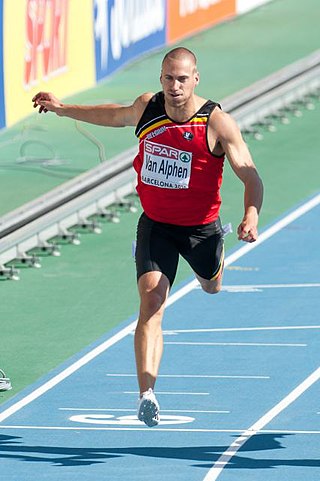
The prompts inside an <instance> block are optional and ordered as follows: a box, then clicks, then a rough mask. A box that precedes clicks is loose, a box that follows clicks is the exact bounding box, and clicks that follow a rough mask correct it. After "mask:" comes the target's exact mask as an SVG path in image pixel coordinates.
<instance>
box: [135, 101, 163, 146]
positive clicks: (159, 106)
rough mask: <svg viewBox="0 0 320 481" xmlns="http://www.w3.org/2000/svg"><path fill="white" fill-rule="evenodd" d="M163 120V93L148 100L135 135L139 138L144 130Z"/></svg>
mask: <svg viewBox="0 0 320 481" xmlns="http://www.w3.org/2000/svg"><path fill="white" fill-rule="evenodd" d="M165 118H167V114H166V111H165V108H164V95H163V92H158V93H156V94H155V95H154V96H153V97H152V98H151V99H150V100H149V102H148V104H147V106H146V108H145V110H144V112H143V114H142V116H141V119H140V120H139V122H138V124H137V127H136V130H135V135H136V136H137V137H139V135H140V133H141V132H142V131H143V130H144V129H146V128H147V127H149V126H150V125H152V124H154V123H156V122H159V121H161V120H162V119H165Z"/></svg>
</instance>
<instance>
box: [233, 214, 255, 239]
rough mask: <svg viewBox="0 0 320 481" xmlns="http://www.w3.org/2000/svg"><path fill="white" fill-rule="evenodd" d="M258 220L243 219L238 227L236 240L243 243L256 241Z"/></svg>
mask: <svg viewBox="0 0 320 481" xmlns="http://www.w3.org/2000/svg"><path fill="white" fill-rule="evenodd" d="M257 224H258V220H257V219H250V217H244V219H243V221H242V222H241V224H240V225H239V227H238V231H237V232H238V239H239V240H243V241H244V242H255V241H256V240H257V239H258V229H257Z"/></svg>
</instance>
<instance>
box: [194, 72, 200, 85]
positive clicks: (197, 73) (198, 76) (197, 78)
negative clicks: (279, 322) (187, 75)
mask: <svg viewBox="0 0 320 481" xmlns="http://www.w3.org/2000/svg"><path fill="white" fill-rule="evenodd" d="M195 81H196V85H198V83H199V82H200V74H199V72H196V74H195Z"/></svg>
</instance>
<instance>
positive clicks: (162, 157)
mask: <svg viewBox="0 0 320 481" xmlns="http://www.w3.org/2000/svg"><path fill="white" fill-rule="evenodd" d="M217 106H218V104H217V103H215V102H212V101H211V100H208V101H207V102H206V103H205V104H204V105H203V106H202V107H201V108H200V109H199V110H198V112H196V113H195V115H194V116H193V117H192V118H191V119H189V120H188V121H187V122H184V123H178V122H175V121H173V120H171V119H170V118H169V117H168V116H167V114H166V111H165V107H164V95H163V93H162V92H159V93H158V94H156V95H154V96H153V97H152V99H151V100H150V102H149V103H148V105H147V107H146V109H145V111H144V113H143V115H142V117H141V119H140V121H139V123H138V125H137V128H136V136H137V137H138V138H139V152H138V154H137V156H136V158H135V159H134V164H133V165H134V168H135V170H136V172H137V174H138V185H137V191H138V194H139V197H140V200H141V204H142V208H143V210H144V211H145V213H146V214H147V216H148V217H150V218H151V219H153V220H156V221H158V222H166V223H169V224H177V225H200V224H207V223H209V222H212V221H214V220H216V219H217V217H218V216H219V209H220V204H221V198H220V186H221V182H222V171H223V162H224V155H222V156H215V155H213V154H212V153H211V152H210V150H209V146H208V140H207V127H208V121H209V116H210V114H211V112H212V111H213V110H214V109H215V108H216V107H217Z"/></svg>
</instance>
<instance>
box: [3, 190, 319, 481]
mask: <svg viewBox="0 0 320 481" xmlns="http://www.w3.org/2000/svg"><path fill="white" fill-rule="evenodd" d="M319 218H320V195H318V196H316V197H314V198H313V199H311V200H309V201H307V202H306V203H305V204H303V205H301V206H299V207H298V208H297V209H296V210H295V211H293V212H291V213H289V214H288V215H287V216H286V217H284V218H283V219H280V220H279V221H278V222H277V223H276V224H274V225H273V226H271V227H269V228H268V229H267V230H266V231H265V232H263V233H262V234H261V236H260V239H259V241H258V242H257V243H255V244H250V245H247V244H241V245H239V248H238V249H237V250H235V251H233V252H232V253H230V254H229V256H228V258H227V262H226V270H225V276H224V288H223V291H222V292H221V293H220V294H219V295H218V296H209V295H207V294H204V293H203V292H202V291H201V290H200V289H199V288H198V285H197V283H196V282H195V281H193V280H190V282H189V283H188V284H186V285H183V286H179V289H178V290H176V291H175V292H174V293H173V294H172V296H171V298H170V299H169V303H168V304H169V305H168V307H167V310H166V315H165V320H164V339H165V352H164V357H163V362H162V364H161V372H160V376H159V379H158V381H157V386H156V388H157V389H156V392H157V397H158V400H159V402H160V406H161V415H162V417H161V419H162V421H161V424H160V425H159V426H158V427H156V428H151V429H150V428H147V427H145V426H144V425H143V424H141V423H140V422H139V421H138V420H137V418H136V410H135V408H136V404H137V396H138V394H137V382H136V378H135V363H134V354H133V335H132V334H133V331H134V321H133V319H132V320H131V321H128V322H127V324H125V325H124V326H122V330H119V329H118V330H117V331H114V332H113V333H112V336H110V335H109V336H108V338H105V339H100V340H99V341H98V342H97V343H96V344H95V345H94V346H90V347H89V348H88V349H87V350H86V351H85V352H82V353H79V355H78V356H77V357H76V358H73V359H71V360H70V361H69V362H68V363H66V364H65V365H63V366H61V367H60V369H59V370H57V371H56V372H54V373H50V374H48V376H47V378H46V379H42V380H41V381H40V382H39V383H38V384H37V385H33V386H30V388H28V390H25V391H24V392H22V393H21V394H20V395H19V396H17V397H15V398H13V399H11V400H10V401H9V402H8V403H6V404H4V405H2V406H1V411H0V428H1V430H0V457H1V465H0V466H1V468H0V471H1V479H3V480H5V481H29V480H30V481H31V480H32V481H34V480H37V481H42V480H46V481H56V480H59V481H67V480H68V481H73V480H74V481H79V480H81V481H89V480H90V481H98V480H112V481H117V480H125V481H129V480H130V481H143V480H148V481H150V480H152V481H164V480H165V481H171V480H172V481H173V480H174V481H214V480H216V479H219V481H229V480H230V481H232V480H236V481H242V480H243V481H251V480H252V481H257V480H263V481H286V480H288V481H289V480H290V481H301V480H303V479H305V480H306V481H318V480H319V476H320V474H319V473H320V459H319V446H320V385H319V378H320V368H319V366H320V359H319V357H320V355H319V352H320V349H319V343H320V319H319V311H320V276H319V267H320V250H319V239H320V223H319ZM129 322H130V324H129Z"/></svg>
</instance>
